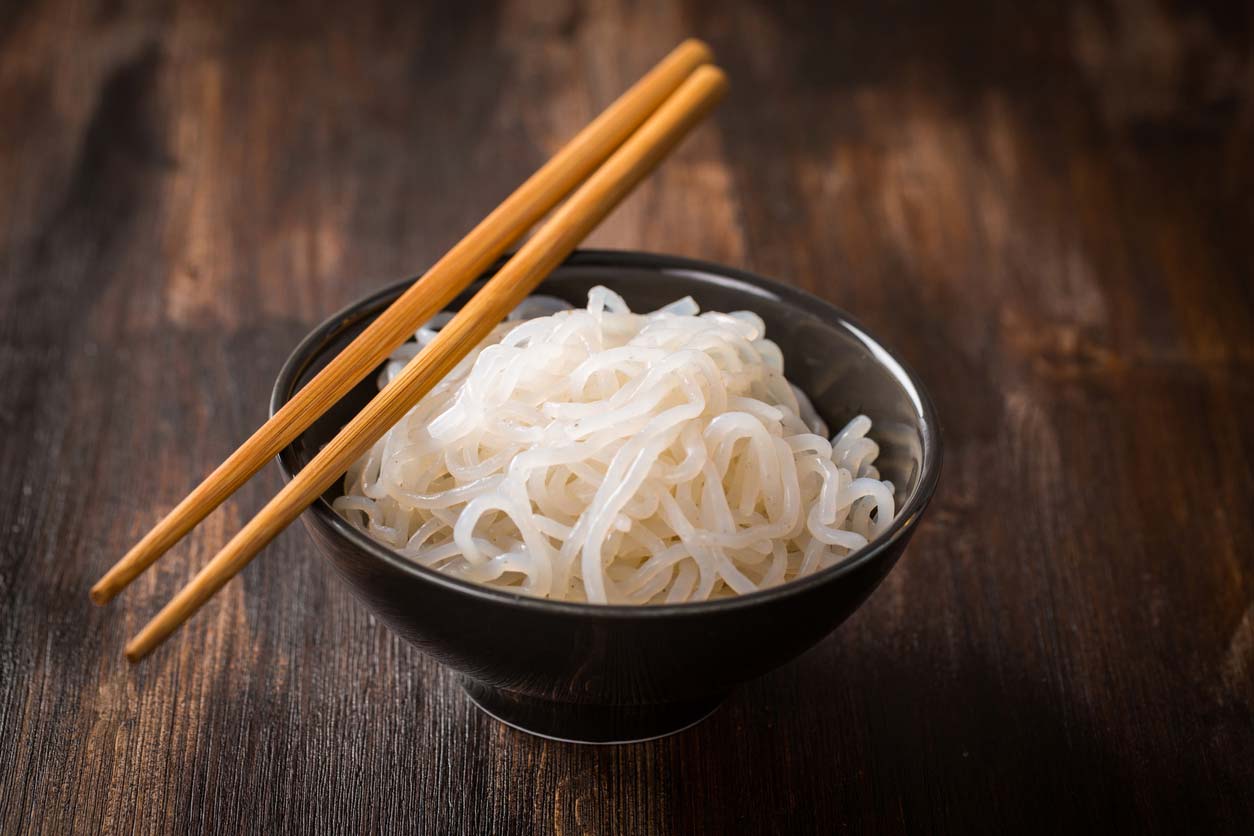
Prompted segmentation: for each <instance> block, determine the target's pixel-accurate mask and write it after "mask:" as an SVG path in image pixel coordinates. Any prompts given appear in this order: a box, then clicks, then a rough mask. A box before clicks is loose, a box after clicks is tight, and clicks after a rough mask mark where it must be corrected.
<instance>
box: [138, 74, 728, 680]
mask: <svg viewBox="0 0 1254 836" xmlns="http://www.w3.org/2000/svg"><path fill="white" fill-rule="evenodd" d="M726 89H727V80H726V77H725V76H724V75H723V73H722V71H721V70H719V69H717V68H716V67H711V66H705V67H701V68H699V69H697V70H696V71H695V72H694V73H693V74H692V75H691V76H690V77H689V78H688V80H687V81H685V82H684V83H683V85H682V86H680V88H679V89H678V90H676V91H675V92H674V93H673V94H672V95H671V96H670V98H668V99H667V100H666V102H665V103H664V104H663V105H662V106H661V107H660V108H658V110H657V111H656V112H655V113H654V114H653V115H652V116H650V117H649V118H648V120H646V121H645V123H644V124H643V125H642V126H641V127H640V128H639V129H638V130H637V131H636V132H635V133H634V134H632V136H631V137H630V138H629V139H628V140H627V141H626V142H625V143H623V145H622V146H621V147H620V148H619V149H618V150H617V151H616V152H614V154H613V155H612V156H611V157H610V158H609V159H608V160H607V161H606V162H605V164H604V165H603V166H602V167H601V168H599V169H598V170H597V171H596V172H595V173H594V174H593V175H592V176H591V177H590V178H588V181H587V182H586V183H584V184H583V185H582V186H580V187H579V189H578V190H577V191H576V192H575V194H574V195H572V196H571V198H570V199H569V200H568V201H567V202H566V203H565V204H564V205H563V206H562V207H561V208H560V209H558V210H557V212H556V213H555V214H554V215H553V217H552V218H551V219H550V220H549V221H548V222H547V223H546V224H545V225H544V226H543V227H541V228H540V230H539V231H538V232H536V234H535V235H534V236H533V237H532V238H531V239H530V240H529V241H527V243H526V244H524V245H523V247H522V248H521V249H520V250H519V251H518V252H517V253H516V254H515V255H514V257H513V258H511V259H510V260H509V261H508V262H507V263H506V264H505V266H504V267H502V268H501V269H500V271H499V272H498V273H497V274H496V275H495V276H494V277H493V278H492V279H491V280H490V281H488V283H487V284H486V285H484V287H483V288H482V289H481V290H480V291H479V292H478V293H477V294H476V295H475V296H474V298H472V299H471V300H470V301H469V302H467V303H466V306H465V307H464V308H462V309H461V311H460V312H458V314H457V315H456V316H454V317H453V319H452V321H450V322H449V323H448V324H447V325H445V326H444V327H443V328H442V329H441V330H440V332H439V334H438V335H437V336H436V338H435V339H434V340H432V341H431V343H430V344H429V345H427V347H426V348H424V349H423V350H422V351H421V352H420V353H419V354H418V356H416V357H415V358H414V359H413V360H411V361H409V363H408V364H407V365H406V366H405V368H404V369H402V371H401V372H400V374H399V375H397V376H396V377H395V378H394V379H393V380H392V382H391V383H389V384H388V385H387V386H386V387H384V389H383V391H381V392H380V393H379V394H378V395H376V396H375V398H374V399H373V400H371V401H370V403H369V404H367V405H366V407H365V409H363V410H362V411H361V412H360V413H358V414H357V416H356V417H355V418H353V420H351V421H349V423H348V424H347V425H346V426H345V427H344V428H343V429H342V430H340V432H339V433H338V434H337V435H336V436H335V438H333V439H332V440H331V441H330V443H328V444H327V445H326V446H325V447H323V448H322V450H321V452H319V453H318V455H316V456H314V458H313V460H312V461H310V462H309V464H307V465H305V467H304V468H303V469H302V470H301V471H300V472H299V473H297V474H296V476H295V477H293V479H292V481H291V482H288V484H287V485H286V486H285V487H284V488H283V490H281V491H279V493H278V494H277V495H276V496H275V497H274V499H272V500H271V501H270V503H269V504H268V505H266V507H265V508H263V509H262V510H261V512H260V513H259V514H257V516H255V517H253V519H252V520H251V521H250V522H249V523H248V524H247V525H246V526H244V528H243V529H241V530H240V532H239V533H238V534H236V535H235V537H233V538H232V539H231V541H230V542H229V543H227V544H226V546H225V547H224V548H223V549H222V551H220V552H219V553H218V554H217V555H216V556H215V557H214V558H213V560H211V561H210V562H209V564H208V565H206V566H205V568H204V569H202V570H201V571H200V573H199V574H197V575H196V577H195V578H193V579H192V580H191V582H190V583H188V584H187V586H185V587H183V589H182V590H181V591H180V592H179V593H178V595H176V596H175V597H174V598H173V600H171V601H170V603H168V604H166V606H165V608H164V609H162V610H161V612H159V613H158V614H157V615H156V617H155V618H153V619H152V621H150V622H149V623H148V624H147V625H146V626H145V627H144V629H143V630H141V631H140V632H139V634H138V635H136V636H135V638H133V639H132V640H131V641H130V643H129V644H128V645H127V646H126V657H127V658H128V659H130V660H131V661H132V662H137V661H139V660H140V659H142V658H143V657H144V656H146V655H147V654H148V653H149V652H151V651H152V649H153V648H154V647H156V646H157V645H158V644H160V643H161V642H162V641H164V640H165V639H166V638H167V637H168V636H169V635H170V634H171V633H172V632H174V630H175V629H177V628H178V627H179V625H181V624H182V623H183V622H184V621H186V620H187V619H188V618H189V617H190V616H191V615H192V614H193V613H195V612H196V610H198V609H200V607H201V605H202V604H204V603H205V602H206V601H207V600H209V598H211V597H212V596H213V594H214V593H215V592H217V591H218V590H219V589H221V588H222V585H223V584H225V583H226V582H227V581H228V580H230V579H231V578H232V577H234V576H235V574H236V573H237V572H239V571H240V570H241V569H243V568H244V567H245V566H246V565H248V562H249V561H250V560H252V559H253V557H254V556H255V555H256V554H257V552H258V551H260V550H261V549H262V548H264V547H265V546H266V544H267V543H269V542H270V541H271V540H272V539H274V537H275V536H276V535H277V534H278V533H279V532H280V531H282V530H283V529H284V528H286V527H287V526H288V525H289V524H290V523H291V522H292V521H293V520H295V519H296V517H297V516H299V515H300V513H301V511H303V510H304V509H305V508H306V507H308V506H309V504H310V503H312V502H313V501H314V500H316V499H317V498H318V497H319V496H320V495H321V494H322V492H323V491H325V490H326V489H327V488H328V487H330V486H331V484H332V483H333V482H335V480H336V479H338V478H339V477H340V476H341V475H343V473H344V472H345V471H346V470H347V469H348V467H349V465H351V464H352V463H353V462H354V461H356V460H357V459H358V458H360V457H361V455H362V454H363V453H365V452H366V450H368V449H369V448H370V446H371V445H372V444H374V443H375V442H376V441H378V440H379V438H381V437H382V436H383V434H384V433H386V432H387V431H388V429H389V428H391V427H392V425H394V424H395V423H396V422H397V421H399V420H400V419H401V417H402V416H404V414H405V413H406V412H408V411H409V409H410V408H411V407H413V405H414V404H415V403H417V402H418V400H419V399H420V398H421V397H422V396H423V395H425V394H426V393H427V392H428V391H430V389H431V387H432V386H434V385H435V384H436V382H438V381H439V380H440V378H442V377H443V376H444V375H445V374H447V373H448V372H449V371H450V370H451V369H452V368H453V366H455V365H456V364H457V363H458V361H460V360H461V359H462V358H463V357H465V356H466V355H467V354H468V353H470V351H471V349H473V348H474V347H475V346H476V345H478V344H479V343H480V342H481V341H482V340H483V339H484V338H485V337H486V336H487V335H488V333H489V332H490V331H491V330H492V328H493V327H494V326H495V325H496V324H497V323H499V322H500V321H501V320H502V319H504V318H505V316H506V314H508V313H509V312H510V311H511V310H513V308H514V307H516V306H517V305H518V303H519V302H521V301H522V300H523V299H524V298H525V297H526V296H527V294H528V293H530V292H531V291H532V290H533V289H534V288H535V287H536V285H537V284H539V283H540V280H541V279H543V278H544V277H545V276H546V275H548V274H549V272H550V271H552V269H553V268H554V267H556V266H557V265H558V264H560V263H561V262H562V260H563V259H564V258H566V256H568V255H569V254H570V252H571V251H572V250H573V249H574V248H575V246H576V245H577V244H578V243H579V241H581V240H582V239H583V238H584V237H585V236H586V235H587V234H588V233H589V232H591V231H592V229H593V227H595V226H596V225H597V224H598V223H600V222H601V220H602V219H603V218H604V217H605V216H606V215H607V214H608V213H609V212H610V210H611V209H613V208H614V206H616V205H617V204H618V202H619V201H621V200H622V199H623V197H624V196H626V194H627V193H628V192H629V191H630V190H631V189H632V188H634V187H635V185H636V184H637V183H639V182H640V180H641V179H642V178H643V177H644V176H645V175H646V174H648V173H649V171H651V170H652V169H653V168H654V166H656V165H657V164H658V162H660V161H661V159H662V157H663V156H664V155H665V154H666V153H667V152H668V151H670V149H671V148H673V147H674V145H675V144H676V143H677V142H678V141H679V140H680V138H682V137H683V136H684V134H685V133H687V131H688V130H689V129H690V128H691V127H692V126H693V125H695V124H696V123H697V121H698V120H700V118H701V117H702V116H704V115H705V113H706V112H707V111H708V110H709V109H710V108H711V107H713V106H714V104H715V103H716V102H717V101H718V100H719V99H720V98H722V95H723V93H724V92H725V91H726Z"/></svg>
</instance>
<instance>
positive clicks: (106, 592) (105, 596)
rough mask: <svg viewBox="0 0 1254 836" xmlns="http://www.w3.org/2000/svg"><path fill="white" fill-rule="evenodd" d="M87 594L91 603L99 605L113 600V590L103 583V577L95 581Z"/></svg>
mask: <svg viewBox="0 0 1254 836" xmlns="http://www.w3.org/2000/svg"><path fill="white" fill-rule="evenodd" d="M88 594H89V596H90V597H91V600H92V603H94V604H96V605H97V606H101V607H103V606H104V605H105V604H107V603H109V602H110V601H112V600H113V590H111V589H110V588H109V587H108V585H106V584H105V582H104V579H101V580H98V581H96V585H95V586H93V587H92V588H91V592H90V593H88Z"/></svg>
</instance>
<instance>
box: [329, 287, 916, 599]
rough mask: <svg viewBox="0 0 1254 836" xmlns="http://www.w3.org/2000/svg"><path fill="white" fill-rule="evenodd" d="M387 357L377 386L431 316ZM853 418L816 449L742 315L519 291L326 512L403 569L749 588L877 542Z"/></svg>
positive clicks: (664, 595)
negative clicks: (573, 303)
mask: <svg viewBox="0 0 1254 836" xmlns="http://www.w3.org/2000/svg"><path fill="white" fill-rule="evenodd" d="M449 316H451V315H450V314H441V315H440V316H438V317H436V319H434V320H432V322H430V323H428V324H427V325H425V326H424V327H423V328H421V329H419V331H418V333H417V335H416V340H415V341H414V342H410V343H406V344H405V345H403V346H401V347H400V348H399V349H397V351H396V352H395V353H394V354H393V355H392V358H391V360H390V361H389V362H388V364H387V365H386V367H385V368H384V370H383V372H382V374H381V375H380V380H379V383H380V386H383V385H386V383H387V382H388V381H389V380H391V378H392V377H393V376H394V375H395V374H396V373H397V372H398V371H399V370H400V368H401V367H402V366H403V365H404V364H405V363H406V362H407V361H408V360H409V359H411V358H412V357H413V356H414V355H415V354H417V353H418V352H419V351H420V350H421V349H422V347H423V346H425V345H426V344H427V343H429V342H430V341H431V340H432V339H433V338H434V336H435V334H436V332H437V330H438V329H439V327H440V326H442V325H443V324H444V323H445V322H447V321H448V317H449ZM870 429H871V420H870V419H869V418H867V417H866V416H864V415H859V416H857V417H856V418H854V419H853V420H852V421H850V422H849V423H848V424H847V425H846V426H845V427H844V428H843V429H842V430H841V431H840V432H838V433H837V434H836V435H835V436H834V437H832V438H831V439H830V440H829V438H828V432H827V427H826V425H825V424H824V423H823V420H822V419H821V418H820V417H819V416H818V415H817V414H816V413H815V411H814V409H813V407H812V406H811V405H810V402H809V400H808V398H806V396H805V395H804V394H803V393H802V392H801V391H800V390H798V389H796V388H795V387H793V386H791V385H790V384H789V382H788V380H787V379H786V378H785V377H784V362H783V355H782V354H781V353H780V350H779V348H778V347H777V346H776V345H775V344H774V343H773V342H771V341H770V340H768V339H766V334H765V325H764V324H763V322H762V320H761V318H759V317H758V316H757V315H755V314H753V313H750V312H747V311H738V312H735V313H716V312H705V313H701V312H699V310H698V308H697V305H696V304H695V303H694V302H693V301H692V299H690V298H685V299H681V300H679V301H677V302H674V303H672V304H670V305H667V306H666V307H664V308H661V309H660V310H657V311H654V312H653V313H648V314H635V313H632V312H631V311H630V310H629V309H628V308H627V305H626V304H625V303H624V302H623V300H622V298H621V297H619V296H618V295H617V294H616V293H614V292H613V291H611V290H608V289H606V288H604V287H597V288H594V289H593V290H592V291H590V292H589V294H588V306H587V308H586V309H584V308H578V309H569V306H567V305H566V304H565V303H563V302H561V301H560V300H557V299H552V298H550V297H543V296H533V297H531V298H530V299H528V300H527V301H526V302H524V303H523V305H521V306H520V307H519V309H518V310H516V311H515V312H514V313H513V314H512V315H511V317H510V321H507V322H505V323H502V324H501V325H500V326H498V327H497V328H496V329H495V330H494V331H493V332H492V334H491V336H490V337H489V338H488V339H487V340H485V341H484V342H483V344H482V345H480V346H479V347H478V348H476V349H475V351H473V352H472V353H471V354H470V355H469V356H468V357H466V358H465V359H464V360H463V361H462V362H461V363H460V364H459V365H458V366H457V367H456V368H455V369H454V370H453V371H452V372H451V373H450V374H449V375H448V376H447V377H445V378H444V379H443V380H441V381H440V382H439V383H438V384H437V385H436V386H435V388H434V389H432V391H431V392H430V393H428V394H427V395H426V397H424V398H423V399H422V400H421V401H420V402H419V403H418V404H417V405H416V406H415V407H414V408H413V409H412V410H410V412H409V413H408V414H407V415H406V416H405V417H404V418H403V419H402V420H401V421H400V422H399V423H398V424H397V425H396V426H395V427H393V428H392V429H391V430H390V431H389V432H388V433H387V435H385V436H384V437H383V438H382V439H380V440H379V442H378V443H377V444H375V446H374V447H373V448H372V449H371V450H370V451H369V452H368V453H367V454H366V455H365V456H364V457H362V459H361V460H360V461H358V462H357V463H356V464H355V465H354V466H353V467H352V469H350V470H349V472H348V474H347V476H346V477H345V481H344V495H343V496H342V497H340V498H338V499H336V500H335V508H336V510H337V511H339V513H340V514H342V515H343V516H344V517H345V518H346V519H348V520H349V521H350V522H351V523H353V524H354V525H355V526H357V527H358V528H360V529H361V530H362V531H364V532H366V533H367V534H368V535H370V536H371V537H373V538H375V539H376V540H378V541H380V542H382V543H384V544H385V545H387V546H389V547H391V548H392V549H394V550H395V551H397V552H399V553H400V554H402V555H404V556H406V557H407V558H409V559H411V560H413V561H415V562H417V563H420V564H422V565H423V566H427V567H430V568H432V569H436V570H438V571H440V572H444V573H446V574H449V575H452V576H454V577H458V578H462V579H465V580H469V581H475V582H479V583H483V584H488V585H491V586H495V587H501V588H506V589H509V590H513V591H517V592H522V593H526V594H530V595H535V596H540V597H545V598H553V599H559V600H568V601H589V602H594V603H610V604H625V603H634V604H646V603H678V602H683V601H701V600H707V599H710V598H717V597H723V596H728V595H736V594H743V593H747V592H753V591H755V590H758V589H764V588H766V587H770V586H775V585H777V584H780V583H784V582H787V581H789V580H792V579H795V578H797V577H800V576H803V575H808V574H811V573H814V572H817V571H819V570H821V569H825V568H827V567H829V566H832V565H833V564H835V563H837V562H839V561H841V560H843V559H845V558H846V557H847V556H848V555H849V554H851V553H852V552H854V551H856V550H857V549H859V548H861V547H863V546H865V545H866V544H867V542H868V541H869V540H870V539H872V538H874V537H875V535H877V534H879V533H880V532H882V531H884V530H885V529H886V528H887V527H888V526H889V524H890V523H891V521H892V519H893V514H894V505H893V486H892V484H891V483H889V482H885V481H881V480H880V478H879V473H878V472H877V471H876V469H875V466H874V462H875V458H876V456H877V455H878V453H879V448H878V446H877V445H876V443H875V442H874V441H872V440H871V439H870V438H868V437H867V433H868V431H869V430H870Z"/></svg>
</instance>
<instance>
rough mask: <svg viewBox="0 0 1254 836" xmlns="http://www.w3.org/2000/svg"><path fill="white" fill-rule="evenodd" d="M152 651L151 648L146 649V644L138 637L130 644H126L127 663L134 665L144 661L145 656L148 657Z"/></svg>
mask: <svg viewBox="0 0 1254 836" xmlns="http://www.w3.org/2000/svg"><path fill="white" fill-rule="evenodd" d="M151 650H152V648H151V647H145V645H144V642H143V641H141V638H140V637H139V636H136V637H135V638H133V639H131V640H130V641H129V642H127V643H126V650H125V654H126V661H128V662H130V663H131V664H132V665H134V664H135V663H137V662H139V661H140V660H141V659H143V658H144V657H145V656H147V655H148V653H149V651H151Z"/></svg>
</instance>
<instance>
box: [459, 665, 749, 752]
mask: <svg viewBox="0 0 1254 836" xmlns="http://www.w3.org/2000/svg"><path fill="white" fill-rule="evenodd" d="M462 688H463V689H464V690H465V691H466V694H467V695H468V696H469V697H470V699H471V701H472V702H474V704H475V705H476V706H478V707H479V709H480V710H481V711H483V712H484V713H485V714H488V715H490V716H491V717H494V718H495V719H497V720H500V721H501V722H502V723H504V724H505V725H507V726H512V727H513V728H516V729H518V730H519V731H524V732H527V733H528V734H534V735H537V736H539V737H546V738H548V739H550V740H559V741H563V742H567V743H599V744H610V743H639V742H641V741H644V740H653V739H654V738H658V737H666V736H667V735H670V734H675V733H676V732H681V731H683V730H684V729H686V728H689V727H690V726H695V725H696V724H697V723H699V722H701V721H702V720H704V719H705V718H706V717H709V716H710V715H711V714H713V713H714V711H715V709H717V708H718V707H719V705H721V704H722V702H723V699H724V698H725V697H726V695H725V694H720V695H718V696H715V697H709V698H707V699H702V700H696V701H693V702H675V703H662V704H658V705H594V704H583V703H568V702H555V701H552V700H544V699H539V698H537V697H528V696H525V695H523V694H518V693H515V692H513V691H505V690H503V689H501V688H494V687H492V686H491V685H485V684H483V683H482V682H478V681H476V680H474V679H469V678H463V679H462Z"/></svg>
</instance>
